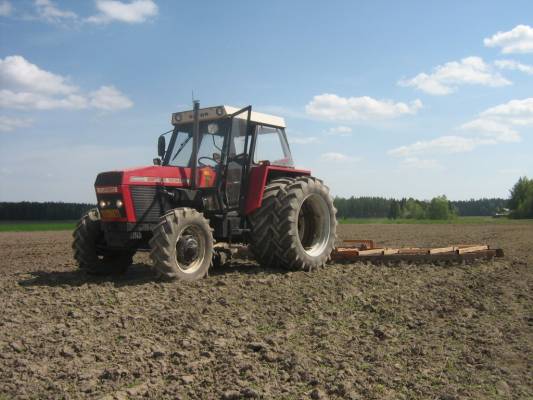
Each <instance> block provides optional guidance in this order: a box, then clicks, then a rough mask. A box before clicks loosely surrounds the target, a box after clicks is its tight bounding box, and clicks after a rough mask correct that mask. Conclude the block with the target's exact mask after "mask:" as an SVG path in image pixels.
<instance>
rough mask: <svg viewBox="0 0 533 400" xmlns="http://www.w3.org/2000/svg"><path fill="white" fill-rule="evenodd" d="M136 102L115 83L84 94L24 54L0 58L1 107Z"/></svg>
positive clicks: (128, 104) (72, 106)
mask: <svg viewBox="0 0 533 400" xmlns="http://www.w3.org/2000/svg"><path fill="white" fill-rule="evenodd" d="M131 106H133V102H132V101H131V100H130V99H128V98H127V97H126V96H124V95H123V94H122V93H120V91H118V90H117V89H116V88H115V87H114V86H102V87H100V88H99V89H98V90H95V91H93V92H90V93H88V94H85V93H83V92H81V91H80V89H79V88H78V87H76V86H74V85H72V84H70V83H69V82H68V79H67V78H65V77H63V76H61V75H57V74H54V73H52V72H48V71H45V70H43V69H41V68H39V67H38V66H37V65H35V64H32V63H30V62H29V61H27V60H26V59H25V58H24V57H22V56H18V55H16V56H8V57H6V58H4V59H1V58H0V107H4V108H14V109H21V110H27V109H37V110H52V109H85V108H97V109H101V110H106V111H112V110H121V109H125V108H129V107H131Z"/></svg>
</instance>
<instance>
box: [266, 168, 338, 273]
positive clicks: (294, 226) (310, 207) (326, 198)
mask: <svg viewBox="0 0 533 400" xmlns="http://www.w3.org/2000/svg"><path fill="white" fill-rule="evenodd" d="M279 202H280V209H279V212H278V220H279V221H278V224H276V231H277V233H276V235H275V237H276V238H277V239H276V240H277V255H276V256H277V258H278V262H279V264H280V266H282V267H284V268H287V269H301V270H313V269H315V268H318V267H322V266H323V265H324V264H325V263H326V262H327V261H328V260H329V259H330V257H331V252H332V251H333V249H334V247H335V240H336V231H337V220H336V218H335V214H336V212H337V210H335V207H334V206H333V199H332V198H331V195H330V194H329V188H328V187H327V186H326V185H324V184H323V183H322V181H320V180H319V179H316V178H313V177H298V178H296V179H295V180H294V181H293V182H292V183H291V184H289V185H287V187H286V188H285V190H284V191H283V193H282V196H279Z"/></svg>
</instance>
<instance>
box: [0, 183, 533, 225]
mask: <svg viewBox="0 0 533 400" xmlns="http://www.w3.org/2000/svg"><path fill="white" fill-rule="evenodd" d="M334 204H335V207H336V208H337V217H338V218H391V219H396V218H412V219H449V218H453V217H454V216H492V215H495V214H496V213H504V214H505V213H507V212H508V211H509V216H510V217H511V218H533V179H528V178H527V177H522V178H520V179H519V180H518V182H517V183H516V184H515V185H514V186H513V188H512V189H511V191H510V199H501V198H491V199H471V200H459V201H450V200H448V199H447V198H446V196H439V197H435V198H433V199H431V200H429V201H428V200H417V199H413V198H403V199H392V198H384V197H364V196H363V197H353V196H352V197H349V198H343V197H336V198H335V200H334ZM93 207H95V206H94V205H93V204H89V203H58V202H44V203H41V202H28V201H23V202H18V203H14V202H0V221H2V220H3V221H6V220H12V221H13V220H20V221H24V220H33V221H39V220H76V219H79V218H80V217H81V216H82V215H83V214H84V213H85V212H87V210H89V209H91V208H93ZM507 209H509V210H507Z"/></svg>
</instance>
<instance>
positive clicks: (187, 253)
mask: <svg viewBox="0 0 533 400" xmlns="http://www.w3.org/2000/svg"><path fill="white" fill-rule="evenodd" d="M198 254H199V248H198V241H197V240H196V238H194V236H192V235H187V236H182V237H181V238H180V239H179V240H178V243H177V244H176V257H177V259H178V262H179V263H180V264H181V265H183V266H187V265H189V264H191V263H192V262H194V261H195V260H196V259H197V258H198Z"/></svg>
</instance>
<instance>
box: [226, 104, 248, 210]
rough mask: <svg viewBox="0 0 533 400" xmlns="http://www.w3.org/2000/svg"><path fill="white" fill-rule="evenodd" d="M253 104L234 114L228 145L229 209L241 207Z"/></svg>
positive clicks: (227, 201) (227, 187)
mask: <svg viewBox="0 0 533 400" xmlns="http://www.w3.org/2000/svg"><path fill="white" fill-rule="evenodd" d="M251 111H252V106H248V107H245V108H243V109H241V110H239V111H237V112H236V113H234V114H233V115H232V119H231V130H230V134H229V140H228V146H226V150H227V154H226V159H227V160H228V162H227V167H226V174H225V175H226V179H225V186H224V197H225V201H226V204H227V207H228V209H229V210H236V209H239V207H240V205H241V187H242V184H243V178H244V176H245V169H246V165H247V161H248V148H249V147H250V138H249V132H248V130H249V126H250V114H251Z"/></svg>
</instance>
